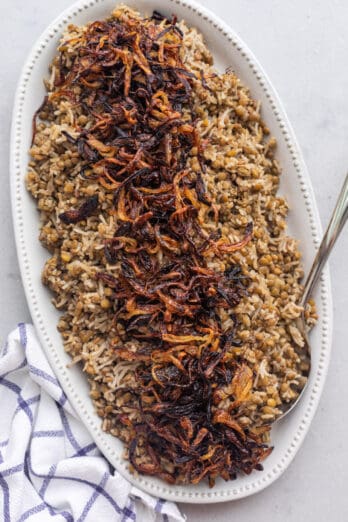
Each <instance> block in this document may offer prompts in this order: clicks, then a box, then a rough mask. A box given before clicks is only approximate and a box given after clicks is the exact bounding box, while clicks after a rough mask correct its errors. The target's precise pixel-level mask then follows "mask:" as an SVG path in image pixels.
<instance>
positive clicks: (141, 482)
mask: <svg viewBox="0 0 348 522" xmlns="http://www.w3.org/2000/svg"><path fill="white" fill-rule="evenodd" d="M117 3H119V2H117V1H115V0H91V1H89V2H86V1H85V0H81V1H79V2H77V3H75V4H74V5H73V6H72V7H70V8H68V9H67V10H65V11H64V12H63V13H62V14H61V15H60V16H59V17H58V18H57V19H56V20H55V21H54V22H53V23H51V24H50V25H49V27H48V28H47V29H46V30H45V31H44V33H43V34H42V35H41V37H40V38H39V40H38V41H37V42H36V44H35V45H34V47H33V49H32V51H31V53H30V54H29V56H28V59H27V61H26V63H25V65H24V67H23V71H22V74H21V77H20V80H19V84H18V88H17V92H16V96H15V104H14V112H13V122H12V132H11V153H10V171H11V172H10V174H11V195H12V211H13V221H14V230H15V238H16V245H17V252H18V258H19V264H20V270H21V275H22V280H23V285H24V289H25V294H26V298H27V301H28V304H29V308H30V311H31V315H32V319H33V322H34V324H35V327H36V331H37V333H38V335H39V338H40V340H41V342H42V346H43V348H44V350H45V352H46V354H47V356H48V359H49V361H50V363H51V365H52V367H53V369H54V371H55V372H56V375H57V377H58V378H59V380H60V382H61V385H62V387H63V389H64V390H65V392H66V394H67V396H68V398H69V400H70V402H71V403H72V405H73V406H74V408H75V410H76V411H77V412H78V414H79V415H80V417H81V420H82V422H83V423H84V425H85V426H86V428H87V429H88V430H89V432H90V434H91V436H92V437H93V439H94V440H95V442H96V444H97V445H98V447H99V449H100V450H101V452H102V453H103V454H104V455H105V457H106V458H107V459H108V460H109V462H110V463H111V464H112V465H113V466H114V467H115V468H116V469H117V470H118V471H119V472H120V473H121V474H122V475H123V476H125V477H126V478H127V479H129V481H130V482H131V483H133V484H134V485H136V486H137V487H139V488H140V489H142V490H144V491H146V492H148V493H150V494H153V495H155V496H158V497H162V498H165V499H169V500H174V501H180V502H191V503H213V502H223V501H227V500H233V499H238V498H242V497H246V496H248V495H251V494H253V493H257V492H258V491H260V490H262V489H264V488H265V487H266V486H268V485H270V484H271V483H272V482H274V481H275V480H276V479H277V478H278V477H279V476H280V475H281V474H282V473H283V472H284V470H285V469H286V468H287V467H288V466H289V464H290V462H291V461H292V460H293V458H294V456H295V454H296V452H297V451H298V449H299V448H300V446H301V444H302V442H303V439H304V437H305V435H306V433H307V431H308V429H309V427H310V423H311V420H312V418H313V415H314V413H315V410H316V408H317V406H318V402H319V398H320V395H321V392H322V389H323V385H324V381H325V377H326V372H327V369H328V365H329V358H330V349H331V335H332V302H331V288H330V277H329V271H328V268H326V270H325V271H324V272H323V274H322V277H321V281H320V285H318V288H317V290H316V293H315V299H316V302H317V307H318V312H319V321H318V324H317V326H316V327H315V329H314V330H313V332H312V334H311V345H312V371H311V375H310V378H309V383H308V386H307V388H306V390H305V392H304V396H303V398H302V399H301V401H300V403H299V405H298V406H297V408H295V409H294V410H293V412H292V413H291V414H290V415H288V416H287V417H286V418H285V419H284V420H282V421H280V422H278V423H276V424H275V426H274V428H273V429H272V444H273V445H274V450H273V452H272V454H271V455H270V456H269V457H268V458H267V459H266V461H265V463H264V470H263V471H261V472H258V471H255V472H253V473H252V474H251V475H248V476H240V477H238V478H237V479H236V480H235V481H230V482H224V481H223V480H218V481H217V483H216V485H215V487H214V488H212V489H210V488H209V487H208V485H207V484H199V485H195V486H193V485H190V486H172V485H168V484H166V483H164V482H163V481H162V480H159V479H157V478H154V477H147V476H135V475H132V474H131V473H130V472H129V470H128V467H127V462H126V461H125V460H124V459H123V457H122V452H123V445H122V443H121V442H120V441H119V440H118V439H116V438H115V437H112V436H111V435H108V434H106V433H104V432H103V431H102V430H101V421H100V418H99V417H98V416H97V414H96V413H95V412H94V409H93V405H92V402H91V400H90V398H89V395H88V384H87V382H86V379H85V377H84V375H83V374H82V371H81V370H80V368H78V367H77V366H75V367H74V368H71V369H68V368H67V364H68V362H69V361H70V359H69V357H68V355H67V354H66V353H65V352H64V349H63V344H62V341H61V338H60V334H59V333H58V331H57V330H56V326H55V325H56V324H57V320H58V315H59V313H58V311H57V310H56V309H55V308H54V307H53V305H52V304H51V302H50V300H51V295H50V293H49V291H48V290H47V289H46V288H45V287H44V286H43V285H42V283H41V278H40V274H41V270H42V267H43V264H44V262H45V260H46V259H47V257H48V253H47V252H46V250H45V249H44V248H43V247H42V246H41V245H40V243H39V240H38V231H39V219H38V214H37V211H36V209H35V205H34V203H33V201H32V199H31V197H30V195H29V194H28V193H27V191H26V189H25V183H24V177H25V173H26V169H27V164H28V152H27V151H28V148H29V146H30V138H31V120H32V115H33V113H34V111H35V110H36V109H37V107H38V106H39V105H40V103H41V101H42V98H43V96H44V87H43V82H42V80H43V78H44V77H45V76H46V75H47V72H48V65H49V63H50V61H51V60H52V58H53V55H54V52H55V49H56V46H57V42H58V39H59V36H60V34H61V33H62V31H63V29H64V27H65V26H66V25H67V24H69V23H76V24H85V23H86V22H88V21H92V20H95V19H100V18H103V17H105V16H107V15H108V13H110V11H111V10H112V9H113V8H114V7H115V6H116V5H117ZM126 3H127V4H128V5H130V6H133V7H135V8H138V9H139V10H140V11H141V12H142V13H144V14H149V13H150V12H151V11H152V10H153V9H157V10H160V11H162V12H164V13H165V14H167V15H171V14H172V13H175V14H176V15H177V16H178V18H179V19H181V18H184V19H185V20H186V21H187V22H188V24H190V25H195V26H196V27H197V28H198V29H199V30H200V31H201V32H202V33H203V35H204V37H205V39H206V41H207V44H208V47H209V48H210V50H211V51H212V53H213V56H214V60H215V63H216V65H217V67H218V69H220V70H224V69H225V68H226V67H228V66H232V68H233V69H234V70H235V71H236V73H237V75H238V76H239V77H240V78H241V79H242V81H243V82H244V83H245V84H246V85H247V86H248V87H249V88H250V90H251V93H252V95H253V97H254V98H256V99H258V100H260V101H261V107H262V115H263V119H264V120H265V121H266V123H267V125H268V127H269V128H270V130H271V133H272V134H273V135H274V136H275V137H276V139H277V141H278V149H277V158H278V160H279V162H280V164H281V166H282V168H283V172H284V175H283V176H282V178H281V184H280V193H282V194H285V195H286V197H287V200H288V202H289V204H290V209H291V210H290V215H289V219H288V226H289V233H290V234H292V235H294V236H295V237H297V238H299V240H300V248H301V250H302V254H303V262H304V267H305V271H307V270H308V269H309V266H310V262H311V260H312V259H313V257H314V254H315V251H316V248H317V246H318V240H319V237H320V235H321V225H320V219H319V214H318V210H317V206H316V203H315V199H314V194H313V189H312V185H311V182H310V178H309V176H308V173H307V170H306V167H305V164H304V161H303V158H302V156H301V153H300V150H299V147H298V144H297V141H296V138H295V136H294V133H293V131H292V128H291V126H290V124H289V121H288V119H287V117H286V115H285V112H284V109H283V108H282V105H281V103H280V101H279V98H278V96H277V94H276V92H275V90H274V88H273V87H272V85H271V83H270V81H269V79H268V78H267V76H266V74H265V72H264V71H263V69H262V67H261V66H260V64H259V63H258V61H257V60H256V58H255V57H254V55H253V54H252V53H251V51H250V50H249V49H248V48H247V46H246V45H245V43H244V42H243V41H242V40H241V39H240V38H239V37H238V36H237V35H236V33H235V32H234V31H233V30H232V29H231V28H229V27H228V26H227V25H226V24H225V23H224V22H223V21H221V20H220V19H218V18H217V17H216V16H215V15H214V14H212V13H211V12H210V11H208V10H207V9H205V8H204V7H202V6H200V5H199V4H197V3H195V2H193V1H192V2H191V1H188V0H129V1H128V2H126Z"/></svg>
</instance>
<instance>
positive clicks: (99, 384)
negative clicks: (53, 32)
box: [27, 8, 316, 441]
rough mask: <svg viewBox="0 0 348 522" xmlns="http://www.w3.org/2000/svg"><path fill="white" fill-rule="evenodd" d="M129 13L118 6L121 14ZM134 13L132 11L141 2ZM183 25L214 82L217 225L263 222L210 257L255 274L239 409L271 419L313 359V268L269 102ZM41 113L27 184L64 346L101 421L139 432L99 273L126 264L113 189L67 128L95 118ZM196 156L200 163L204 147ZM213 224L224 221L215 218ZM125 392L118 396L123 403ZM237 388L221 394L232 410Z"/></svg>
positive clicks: (198, 64)
mask: <svg viewBox="0 0 348 522" xmlns="http://www.w3.org/2000/svg"><path fill="white" fill-rule="evenodd" d="M121 12H122V13H125V12H127V9H126V8H122V9H118V10H116V11H115V12H114V14H113V16H115V17H118V16H119V15H120V13H121ZM133 16H135V15H134V12H133ZM179 26H180V28H181V30H182V31H183V33H184V52H185V60H184V61H185V64H186V67H187V68H188V69H190V70H192V71H197V70H203V72H204V75H205V77H206V78H207V84H208V87H209V89H206V88H204V86H203V85H202V82H201V81H199V80H197V81H194V90H193V97H194V110H195V112H196V114H197V117H198V124H197V128H198V130H199V133H200V135H201V137H202V138H204V139H206V140H207V144H206V147H205V150H204V158H205V160H206V161H207V165H208V168H207V172H206V174H205V183H206V187H207V190H208V192H209V193H210V194H211V196H212V199H213V201H214V203H215V205H216V208H217V210H218V211H219V218H220V222H219V227H220V228H221V231H222V233H223V235H224V236H225V237H227V238H228V239H229V240H230V241H231V242H235V241H238V239H239V238H240V237H241V236H243V233H244V230H245V227H246V225H247V224H248V223H249V222H250V221H252V222H253V224H254V235H253V240H252V241H251V242H249V243H248V244H247V245H246V246H245V247H244V248H243V249H242V250H239V251H236V252H234V253H232V254H228V255H225V256H224V257H223V258H221V257H220V258H218V257H216V256H215V255H213V254H212V255H211V257H210V258H209V263H208V266H210V267H211V268H216V269H218V270H220V271H221V270H224V269H226V268H228V267H229V266H231V265H232V264H234V263H238V264H239V265H240V266H241V267H242V269H243V272H244V273H245V274H247V275H248V276H249V278H250V280H251V284H250V286H249V289H248V290H249V295H248V296H246V297H244V298H243V299H242V301H241V302H240V304H239V305H238V306H237V308H235V309H234V310H233V313H234V314H236V315H237V319H238V324H239V328H238V337H239V339H240V340H241V342H242V343H241V346H240V347H239V348H235V350H234V353H235V355H236V356H239V357H241V358H243V359H244V360H245V361H247V363H248V365H249V366H250V368H251V369H252V371H253V374H254V382H253V388H252V393H251V395H250V397H249V400H247V401H246V402H244V404H243V405H242V406H241V407H240V409H239V419H238V421H239V423H240V424H241V425H242V426H246V427H247V426H253V427H254V426H262V425H264V424H267V423H271V422H273V421H274V420H275V419H276V418H277V417H278V416H279V415H280V414H281V412H282V405H284V404H285V403H287V402H289V401H293V400H294V399H295V398H296V397H297V396H298V394H299V392H300V390H301V389H302V388H303V386H304V384H305V382H306V373H307V371H308V362H307V361H306V359H305V357H304V356H302V355H304V354H302V353H301V348H302V347H303V339H302V335H301V333H300V331H299V330H298V328H297V326H296V319H297V318H298V317H299V316H300V314H301V312H302V309H301V307H300V306H299V304H298V303H299V300H300V297H301V293H302V286H301V284H300V281H301V278H302V276H303V271H302V267H301V260H300V257H301V256H300V253H299V250H298V245H297V241H296V240H295V239H293V238H291V237H289V236H287V235H286V222H285V218H286V215H287V212H288V206H287V203H286V201H285V199H284V198H283V197H279V196H277V190H278V185H279V177H280V167H279V165H278V163H277V161H276V159H275V157H274V152H275V147H276V143H275V140H274V138H272V137H269V131H268V129H267V127H266V126H265V124H264V123H263V121H262V120H261V116H260V104H259V103H258V102H256V101H255V100H253V99H252V97H251V95H250V93H249V90H248V89H247V88H246V87H245V86H244V85H243V84H242V82H241V81H240V79H239V78H238V77H237V76H236V75H235V74H234V73H233V72H231V71H228V72H225V73H224V74H219V75H216V74H215V73H216V71H215V69H214V66H213V59H212V56H211V54H210V52H209V50H208V49H207V47H206V45H205V43H204V40H203V37H202V35H201V34H200V33H199V32H198V31H197V30H196V29H195V28H191V27H190V28H189V27H187V25H186V24H185V22H180V24H179ZM83 31H84V28H83V27H76V26H72V25H71V26H69V27H68V29H67V31H66V33H65V34H64V35H63V37H62V44H64V45H65V46H67V49H68V52H69V53H70V55H71V57H73V56H74V53H76V48H75V46H74V41H73V40H72V39H73V38H74V37H75V36H78V35H80V34H81V32H83ZM57 70H58V63H57V60H54V61H53V64H52V67H51V75H50V78H49V80H48V81H47V82H46V87H47V91H48V94H50V93H52V92H54V90H55V87H54V78H55V76H56V74H57ZM39 116H40V123H39V124H38V128H37V133H36V135H35V139H34V143H33V146H32V148H31V149H30V155H31V161H30V163H29V171H28V175H27V186H28V189H29V190H30V192H31V193H32V195H33V196H34V198H35V199H36V200H37V207H38V209H39V210H40V215H41V232H40V240H41V242H42V243H43V244H44V245H45V247H46V248H47V249H48V250H49V251H50V252H51V257H50V258H49V259H48V261H47V262H46V265H45V267H44V270H43V275H42V280H43V283H44V284H45V285H47V286H48V287H49V288H50V289H51V290H52V291H53V292H54V294H55V297H54V299H53V303H54V305H55V306H56V307H57V308H58V309H59V310H62V312H63V313H62V316H61V318H60V320H59V324H58V329H59V331H60V332H61V335H62V338H63V342H64V347H65V350H66V351H67V352H68V353H69V354H70V355H71V357H72V359H73V361H74V362H79V363H81V364H82V367H83V370H84V371H85V372H86V374H87V376H88V379H89V382H90V386H91V392H90V395H91V397H92V399H93V401H94V404H95V407H96V410H97V412H98V414H99V415H100V417H102V419H103V429H104V430H105V431H108V432H110V433H112V434H113V435H115V436H117V437H120V438H121V439H122V440H125V441H129V437H130V431H129V430H127V428H125V427H124V426H122V425H120V424H118V423H117V422H116V421H115V415H114V414H115V400H116V399H115V390H117V389H120V388H122V387H129V386H132V384H134V370H135V368H136V366H137V364H138V363H133V362H125V361H120V360H118V359H117V356H116V355H115V352H114V350H113V349H112V347H111V346H110V344H109V340H110V338H115V337H116V336H117V335H118V333H119V331H120V329H122V326H121V325H118V329H116V325H115V324H114V319H113V305H112V300H111V299H110V296H111V290H110V289H109V288H108V287H107V286H105V285H104V284H103V283H102V282H101V281H97V279H96V278H95V275H96V273H97V272H99V271H101V270H105V269H107V271H108V272H110V273H112V272H114V273H115V275H117V270H118V266H117V265H116V266H115V265H107V266H106V267H105V259H104V256H103V241H104V240H105V239H107V238H112V237H113V234H114V231H115V218H114V216H113V215H112V213H110V210H111V208H112V194H110V193H109V192H108V191H107V190H105V189H104V188H103V187H102V186H101V185H100V184H99V183H98V182H97V181H96V182H95V183H92V182H91V181H88V180H85V179H83V178H82V177H81V176H80V175H78V174H79V172H80V170H81V160H80V157H79V154H78V152H77V150H76V147H75V146H74V145H73V144H71V143H70V142H69V141H68V140H67V137H66V135H64V134H62V131H66V132H68V133H69V134H70V135H71V136H72V137H75V136H77V132H76V125H79V126H81V127H84V128H88V125H89V124H90V122H89V121H88V119H87V117H86V116H85V115H83V114H81V111H80V109H79V108H78V107H75V106H73V104H72V103H71V102H70V101H68V100H66V99H64V100H62V99H60V98H57V99H56V100H53V99H52V102H51V104H50V108H49V109H47V108H44V109H43V110H42V111H41V113H40V115H39ZM188 167H189V168H190V169H192V170H193V171H195V169H196V168H198V165H197V158H196V157H192V158H190V160H189V164H188ZM95 194H98V196H99V202H100V203H101V205H100V213H99V214H98V215H95V216H92V217H89V218H87V220H85V221H84V222H82V224H81V223H78V224H76V225H75V226H74V227H71V228H70V227H65V226H63V225H62V223H61V222H60V220H59V218H58V216H59V214H61V213H62V212H64V211H65V210H66V209H67V208H72V207H75V208H76V207H78V206H79V205H81V203H82V202H83V201H84V200H85V199H86V197H87V196H91V195H95ZM204 228H205V229H206V230H207V231H208V232H211V231H212V230H214V229H215V228H216V224H215V222H214V221H213V219H212V220H211V221H207V222H206V223H205V224H204ZM220 314H221V318H222V321H223V327H224V328H228V327H229V325H230V323H231V318H230V311H228V310H222V309H221V311H220ZM306 318H307V320H308V324H309V325H313V324H314V322H315V318H316V315H315V307H314V303H313V302H310V303H309V305H308V308H307V310H306ZM122 400H125V399H123V397H122V395H118V399H117V405H119V404H120V401H122ZM230 403H231V399H230V398H229V397H227V398H226V399H224V400H222V401H221V403H220V404H219V408H220V409H226V410H227V409H228V406H229V405H230Z"/></svg>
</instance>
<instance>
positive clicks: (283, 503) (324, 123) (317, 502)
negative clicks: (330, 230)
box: [0, 0, 348, 522]
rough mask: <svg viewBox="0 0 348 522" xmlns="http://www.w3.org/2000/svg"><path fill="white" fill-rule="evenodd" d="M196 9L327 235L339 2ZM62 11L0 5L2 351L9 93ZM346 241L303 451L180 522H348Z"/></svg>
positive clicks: (10, 313)
mask: <svg viewBox="0 0 348 522" xmlns="http://www.w3.org/2000/svg"><path fill="white" fill-rule="evenodd" d="M201 3H202V4H204V5H206V6H207V7H209V8H210V9H212V10H214V12H215V13H216V14H218V15H219V16H220V17H221V18H223V19H224V20H225V21H226V22H227V23H229V24H230V25H231V27H233V29H235V31H237V32H238V33H239V35H240V36H241V37H242V38H243V39H244V40H245V42H246V43H247V44H248V45H249V47H250V48H251V50H252V51H253V52H254V54H255V55H256V57H257V58H258V59H259V61H260V62H261V64H262V65H263V67H264V68H265V70H266V72H267V73H268V75H269V76H270V79H271V81H272V83H273V84H274V86H275V88H276V90H277V91H278V93H279V95H280V98H281V100H282V101H283V103H284V106H285V109H286V111H287V113H288V116H289V118H290V121H291V123H292V125H293V127H294V130H295V133H296V135H297V138H298V141H299V143H300V146H301V148H302V151H303V153H304V157H305V160H306V163H307V166H308V169H309V172H310V175H311V178H312V182H313V185H314V191H315V194H316V197H317V202H318V206H319V211H320V215H321V219H322V222H323V224H324V225H326V223H327V221H328V218H329V216H330V212H331V209H332V207H333V205H334V202H335V198H336V195H337V193H338V190H339V188H340V186H341V183H342V181H343V178H344V175H345V172H346V170H347V169H348V35H347V27H348V2H347V0H330V1H329V0H292V1H291V2H286V1H284V0H204V1H202V2H201ZM70 4H71V0H55V1H54V2H51V1H49V0H0V35H1V38H0V64H1V66H0V67H1V68H0V175H1V189H0V240H1V243H0V255H1V258H0V269H1V275H0V341H1V342H3V340H4V338H5V337H6V335H7V333H8V332H9V331H10V330H11V329H12V328H13V327H14V326H15V324H16V323H17V322H18V321H30V316H29V312H28V310H27V307H26V304H25V298H24V294H23V290H22V286H21V282H20V277H19V272H18V265H17V261H16V253H15V247H14V241H13V233H12V223H11V212H10V202H9V180H8V148H9V131H10V123H11V111H12V101H13V95H14V90H15V86H16V82H17V79H18V76H19V73H20V70H21V67H22V65H23V62H24V60H25V57H26V55H27V54H28V52H29V50H30V47H31V45H32V44H33V43H34V41H35V40H36V39H37V38H38V36H39V35H40V33H41V32H42V31H43V29H44V28H45V27H46V25H47V24H48V23H49V22H50V21H51V20H52V19H53V18H54V17H55V16H56V15H58V14H59V13H60V11H61V10H62V9H64V8H65V7H67V6H68V5H70ZM347 236H348V227H347V228H346V230H345V232H344V233H343V237H342V238H340V240H339V243H338V245H337V247H336V249H335V252H334V253H333V256H332V260H331V263H330V265H331V277H332V283H333V285H332V286H333V297H334V313H335V321H334V340H333V342H334V346H333V355H332V361H331V366H330V370H329V375H328V379H327V382H326V386H325V390H324V394H323V397H322V400H321V403H320V406H319V410H318V412H317V414H316V416H315V419H314V421H313V424H312V427H311V430H310V432H309V434H308V436H307V438H306V440H305V442H304V444H303V446H302V448H301V450H300V451H299V453H298V454H297V456H296V458H295V460H294V462H293V463H292V464H291V466H290V468H289V469H288V470H287V471H286V472H285V474H284V475H283V476H282V477H281V478H280V479H279V480H278V481H277V482H276V483H275V484H273V485H272V486H270V487H269V488H268V489H266V490H264V491H263V492H261V493H259V494H258V495H256V496H253V497H249V498H246V499H244V500H240V501H235V502H230V503H227V504H217V505H214V506H188V505H184V506H182V507H183V511H184V512H185V513H186V514H187V517H188V522H198V521H199V522H208V521H209V522H211V521H214V522H229V521H234V520H236V521H238V522H249V521H255V520H256V521H258V522H266V521H267V522H295V521H296V522H303V521H306V522H324V521H325V522H326V521H327V520H328V519H331V521H332V522H347V521H348V444H347V438H348V437H347V435H348V408H347V400H348V391H347V372H348V343H347V340H346V337H347V333H348V330H347V327H346V324H347V321H348V295H347V294H348V270H347V260H348V237H347ZM345 334H346V335H345ZM96 522H98V521H96ZM110 522H111V521H110ZM140 522H141V521H140Z"/></svg>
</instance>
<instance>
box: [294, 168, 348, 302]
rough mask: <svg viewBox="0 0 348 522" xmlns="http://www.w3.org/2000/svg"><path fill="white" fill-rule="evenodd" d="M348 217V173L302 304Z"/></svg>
mask: <svg viewBox="0 0 348 522" xmlns="http://www.w3.org/2000/svg"><path fill="white" fill-rule="evenodd" d="M347 218H348V174H347V175H346V179H345V180H344V183H343V187H342V189H341V192H340V195H339V196H338V200H337V203H336V206H335V209H334V211H333V213H332V216H331V219H330V223H329V225H328V227H327V229H326V232H325V234H324V237H323V239H322V241H321V243H320V247H319V250H318V252H317V255H316V256H315V259H314V261H313V265H312V268H311V270H310V272H309V275H308V277H307V280H306V282H305V285H304V290H303V295H302V299H301V305H302V306H304V305H305V304H306V302H307V300H308V298H309V297H310V295H311V293H312V290H313V288H314V286H315V284H316V282H317V281H318V278H319V276H320V274H321V271H322V269H323V268H324V265H325V263H326V261H327V258H328V257H329V255H330V253H331V250H332V248H333V246H334V244H335V242H336V239H337V238H338V236H339V235H340V232H341V231H342V229H343V227H344V224H345V222H346V221H347Z"/></svg>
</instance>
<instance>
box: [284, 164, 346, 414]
mask: <svg viewBox="0 0 348 522" xmlns="http://www.w3.org/2000/svg"><path fill="white" fill-rule="evenodd" d="M347 218H348V174H347V176H346V179H345V180H344V183H343V187H342V189H341V192H340V194H339V196H338V200H337V203H336V206H335V208H334V211H333V213H332V216H331V219H330V223H329V225H328V227H327V229H326V232H325V234H324V236H323V239H322V240H321V243H320V247H319V249H318V252H317V254H316V256H315V259H314V261H313V264H312V268H311V269H310V272H309V275H308V277H307V279H306V282H305V285H304V288H303V294H302V298H301V301H300V303H299V304H300V306H302V307H303V308H305V305H306V303H307V301H308V299H309V297H310V296H311V294H312V292H313V289H314V287H315V285H316V283H317V282H318V279H319V276H320V274H321V272H322V270H323V268H324V266H325V263H326V261H327V259H328V257H329V255H330V253H331V251H332V249H333V246H334V244H335V242H336V239H337V238H338V236H339V235H340V233H341V231H342V229H343V227H344V224H345V222H346V221H347ZM296 326H297V328H298V329H299V331H300V333H301V335H302V337H303V340H304V345H303V347H302V348H301V359H303V361H304V362H305V363H307V365H308V370H307V372H308V373H307V374H308V375H309V373H310V369H311V347H310V343H309V340H308V335H307V332H308V329H307V326H306V321H305V317H304V312H302V314H301V317H299V319H298V320H297V324H296ZM307 383H308V380H307V382H306V384H305V385H304V387H303V388H302V390H301V391H300V393H299V395H298V397H297V398H296V399H295V400H294V401H293V402H289V403H283V404H282V406H281V407H280V409H281V410H282V414H281V415H280V416H279V417H278V418H277V419H276V420H279V419H283V418H284V417H285V415H287V414H288V413H289V412H290V411H291V410H292V409H293V408H294V407H295V406H296V404H297V403H298V401H299V400H300V398H301V397H302V395H303V392H304V390H305V388H306V386H307Z"/></svg>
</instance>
